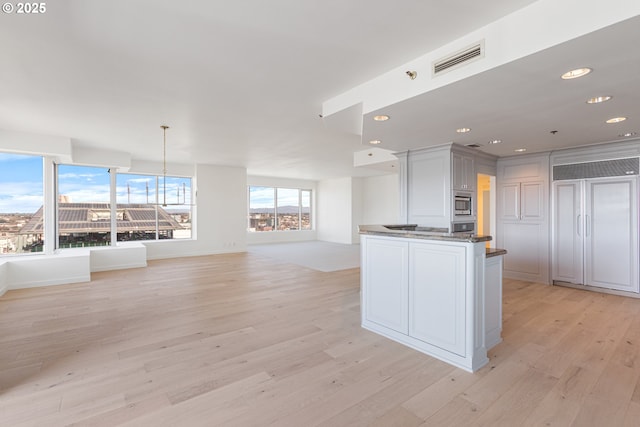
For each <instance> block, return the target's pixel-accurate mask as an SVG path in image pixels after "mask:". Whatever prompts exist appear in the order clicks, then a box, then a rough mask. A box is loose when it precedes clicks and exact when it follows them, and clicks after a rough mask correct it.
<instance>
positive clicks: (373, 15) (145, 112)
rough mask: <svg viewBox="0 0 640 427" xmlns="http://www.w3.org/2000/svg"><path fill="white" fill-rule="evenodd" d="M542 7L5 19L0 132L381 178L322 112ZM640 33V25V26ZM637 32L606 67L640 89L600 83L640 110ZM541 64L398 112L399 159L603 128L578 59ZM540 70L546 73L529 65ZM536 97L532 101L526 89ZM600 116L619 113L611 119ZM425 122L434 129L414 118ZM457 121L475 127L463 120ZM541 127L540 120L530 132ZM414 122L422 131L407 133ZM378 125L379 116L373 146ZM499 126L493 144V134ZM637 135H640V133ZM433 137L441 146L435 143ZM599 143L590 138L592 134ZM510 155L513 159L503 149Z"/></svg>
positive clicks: (358, 6)
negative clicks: (416, 150) (449, 145)
mask: <svg viewBox="0 0 640 427" xmlns="http://www.w3.org/2000/svg"><path fill="white" fill-rule="evenodd" d="M530 3H533V0H492V1H490V2H478V1H476V0H449V1H446V2H445V1H442V0H422V1H417V0H398V1H393V2H390V1H381V0H349V1H344V0H325V1H322V2H320V1H300V0H271V1H268V2H267V1H264V0H244V1H238V2H231V1H217V0H216V1H211V0H209V1H206V0H191V1H183V2H178V1H166V0H165V1H159V0H153V1H152V0H135V1H132V0H116V1H94V0H68V1H64V2H47V11H46V13H45V14H43V15H40V16H35V15H34V16H24V15H23V16H18V15H15V14H11V15H7V14H2V16H0V40H2V41H3V42H2V43H0V54H1V56H0V57H1V58H2V66H1V67H0V81H1V82H2V84H1V85H0V128H3V129H8V130H17V131H26V132H33V133H41V134H49V135H58V136H65V137H70V138H72V140H73V143H74V144H75V145H77V146H81V147H95V148H101V149H110V150H117V151H126V152H130V153H131V154H132V156H133V158H135V159H145V160H155V161H159V160H161V156H162V150H161V142H162V139H161V138H162V133H161V130H160V125H162V124H167V125H169V126H170V127H171V129H170V130H169V132H168V136H167V139H168V155H169V157H170V158H171V160H172V161H176V162H183V163H192V162H200V163H212V164H225V165H237V166H245V167H246V168H247V170H248V173H249V174H253V175H271V176H283V177H292V178H305V179H323V178H330V177H338V176H346V175H362V174H367V173H369V172H367V171H364V170H362V169H358V170H356V169H355V168H353V166H352V164H353V152H354V151H358V150H361V149H362V148H363V146H362V145H361V143H360V142H361V141H360V136H358V135H353V134H346V133H342V132H340V131H338V130H336V129H330V128H328V127H326V126H325V125H324V124H323V121H322V119H320V118H319V114H320V112H321V106H322V102H324V101H325V100H327V99H329V98H331V97H333V96H336V95H338V94H340V93H342V92H344V91H345V90H348V89H350V88H352V87H354V86H356V85H358V84H360V83H362V82H365V81H367V80H369V79H372V78H374V77H376V76H378V75H380V74H381V73H384V72H386V71H388V70H389V69H391V68H393V67H396V66H398V65H399V64H402V63H405V62H407V61H409V60H411V59H413V58H415V57H418V56H420V55H422V54H424V53H425V52H429V51H431V50H433V49H435V48H437V47H439V46H442V45H444V44H445V43H447V42H449V41H451V40H454V39H456V38H459V37H461V36H462V35H464V34H467V33H469V32H471V31H473V30H476V29H478V28H480V27H482V26H484V25H486V24H488V23H490V22H493V21H495V20H496V19H498V18H500V17H502V16H505V15H507V14H509V13H511V12H513V11H515V10H517V9H519V8H522V7H525V6H526V5H528V4H530ZM461 11H464V13H460V12H461ZM635 27H636V28H640V25H638V23H637V22H636V23H635ZM636 28H633V25H630V26H628V27H627V28H626V30H625V31H626V33H625V34H624V35H625V37H626V40H631V42H629V44H630V45H629V46H625V48H626V51H625V55H628V59H625V58H627V57H626V56H625V55H619V54H618V55H616V56H615V58H614V59H615V61H613V62H612V61H609V62H606V61H605V62H603V63H602V64H600V63H597V64H594V65H593V67H594V68H595V69H597V70H598V71H600V70H604V69H606V68H607V67H609V68H611V67H613V66H614V65H616V61H618V62H620V63H621V64H622V65H625V67H626V68H630V71H633V72H635V77H634V76H633V75H631V74H626V73H625V74H619V75H616V76H617V77H616V81H617V83H618V84H617V85H615V86H610V84H611V81H606V80H597V79H598V78H597V77H596V76H597V73H593V77H594V78H592V79H591V80H590V82H591V84H594V85H595V86H594V89H602V90H608V89H609V87H611V90H608V92H609V94H612V95H614V97H615V99H616V101H620V100H622V99H624V96H630V97H631V98H630V99H631V100H630V101H627V104H624V105H627V106H628V107H629V108H636V109H637V108H639V107H640V102H638V101H640V98H639V97H638V92H637V89H638V88H640V84H639V82H638V80H637V78H638V75H640V70H638V66H639V65H640V61H638V56H637V55H638V51H640V49H637V48H636V46H633V41H634V40H635V41H636V42H637V40H640V37H639V36H640V34H639V33H638V30H637V29H636ZM618 36H619V35H617V36H615V37H618ZM576 43H577V45H576V49H577V50H576V51H575V52H579V54H580V55H587V54H589V53H590V49H591V48H592V47H595V48H597V49H599V50H598V51H597V52H598V53H599V55H596V58H600V56H601V55H604V56H607V50H606V49H604V48H605V47H606V46H601V45H602V43H594V42H593V40H592V41H591V42H588V44H580V43H579V41H578V42H576ZM594 44H595V46H594ZM601 48H603V49H602V52H601V50H600V49H601ZM571 52H574V50H572V51H571ZM591 52H593V51H591ZM537 55H540V56H539V59H536V58H525V59H523V60H521V61H517V62H516V63H512V64H508V65H507V66H506V67H507V68H505V73H495V72H493V71H491V72H486V73H483V74H481V75H478V76H476V77H474V78H472V79H468V80H465V81H463V82H460V83H457V84H455V85H452V86H451V87H446V88H442V89H439V90H436V91H433V93H429V94H425V95H423V96H420V97H417V98H415V99H413V100H410V101H405V102H404V103H401V104H398V105H396V106H392V107H390V108H391V109H390V110H389V112H388V113H389V114H390V115H392V116H393V119H392V120H391V121H389V122H387V123H388V124H390V125H392V126H389V127H388V129H387V130H386V132H392V129H395V130H394V131H393V132H400V133H389V134H388V135H385V136H384V138H385V139H386V140H388V141H390V142H391V141H396V142H395V143H393V142H392V143H391V145H390V146H389V147H391V146H393V147H392V148H393V149H402V148H403V146H402V145H401V144H399V143H397V141H399V140H406V141H408V143H409V144H411V146H414V145H415V144H417V145H419V146H424V145H425V144H424V143H423V142H427V143H442V142H448V141H450V140H454V139H455V138H454V137H452V136H451V135H446V136H445V134H444V133H445V132H449V131H450V129H451V128H452V127H453V128H455V127H458V126H462V125H464V126H469V127H472V128H473V129H474V132H472V133H470V134H469V135H467V136H465V138H466V137H469V140H460V141H458V142H461V143H467V142H479V143H482V142H483V141H485V140H487V139H488V138H501V139H503V140H505V141H509V144H512V141H513V140H514V139H515V138H513V132H514V131H515V130H519V131H520V132H521V133H520V134H519V136H521V135H523V134H524V135H528V136H531V138H532V140H533V139H535V140H536V141H539V142H540V143H541V144H542V143H543V142H544V144H547V145H544V144H543V145H540V147H543V146H544V147H547V146H549V147H551V146H553V145H554V144H556V143H558V141H559V140H561V141H564V139H562V138H565V135H568V134H570V132H571V131H572V129H574V128H575V127H576V126H577V123H578V122H573V121H572V122H571V127H569V126H568V125H565V124H566V122H563V121H562V120H557V123H556V122H551V123H550V122H549V117H548V116H546V117H540V116H544V115H545V114H547V113H550V112H556V113H558V114H565V113H567V111H569V110H570V111H571V114H572V115H573V116H576V118H574V119H572V120H586V119H584V118H580V117H577V116H580V115H584V116H585V117H586V116H589V117H591V116H594V117H595V113H594V112H593V110H592V111H588V110H584V111H588V112H585V113H584V114H582V113H580V111H582V110H581V109H587V108H591V107H593V106H584V105H582V104H583V103H584V102H583V101H582V104H580V101H581V100H582V99H583V98H584V96H585V94H587V95H589V96H590V95H592V93H591V92H590V91H586V90H583V91H579V90H578V88H580V87H581V85H583V83H581V82H579V81H576V82H575V83H571V85H572V86H570V87H572V88H573V89H571V90H569V89H567V87H569V86H565V87H561V86H559V83H558V79H557V75H558V72H559V71H564V69H563V66H564V65H565V64H564V63H563V61H562V60H563V59H566V58H565V55H566V51H558V52H556V51H555V50H550V51H549V52H546V51H545V52H541V53H539V54H537ZM537 55H536V56H537ZM590 57H593V55H590ZM603 61H604V60H603ZM625 61H630V62H629V63H625ZM530 64H533V68H530V69H529V68H527V67H525V66H526V65H530ZM590 64H591V63H590ZM612 72H613V71H612ZM505 76H508V77H507V78H505ZM532 76H533V77H536V78H539V81H538V83H537V84H536V85H528V84H523V82H528V81H531V80H529V79H528V78H531V77H532ZM620 83H625V84H624V85H621V84H620ZM585 84H586V83H585ZM628 84H632V85H635V86H634V87H635V89H634V90H633V91H632V90H629V88H628V86H627V85H628ZM521 86H522V89H521V91H524V92H515V91H513V90H514V88H517V87H521ZM574 89H575V91H574ZM527 93H529V94H532V95H536V97H535V98H534V100H532V101H529V98H522V97H521V95H524V94H527ZM541 94H542V96H540V95H541ZM547 94H548V95H547ZM597 94H599V93H593V95H597ZM552 96H560V97H561V98H559V101H558V100H554V99H553V98H552ZM523 99H525V100H526V102H525V101H523ZM576 102H577V103H578V105H577V106H575V105H576V104H575V103H576ZM611 105H618V106H619V105H621V104H619V103H616V104H613V103H611ZM434 106H437V109H434ZM574 106H575V107H574ZM600 107H602V109H604V108H608V107H605V105H602V106H595V108H600ZM425 108H427V110H426V111H427V113H425V112H424V110H422V109H425ZM620 108H622V107H620ZM574 109H575V111H574ZM419 111H422V112H421V113H419V118H420V120H417V121H416V120H411V117H413V118H414V119H415V118H416V114H418V112H419ZM453 111H455V112H457V113H460V115H459V116H458V118H457V119H456V120H453V115H452V112H453ZM623 112H625V111H623ZM542 113H545V114H542ZM579 113H580V114H579ZM411 114H413V116H411ZM527 114H529V115H532V116H535V118H536V120H538V121H534V122H528V123H524V122H522V121H517V122H514V120H517V119H518V118H521V117H524V116H525V115H527ZM403 116H404V117H405V119H403V120H406V122H405V124H407V126H401V125H402V120H400V117H403ZM638 116H640V114H635V115H634V117H636V118H637V117H638ZM425 117H432V119H433V120H432V121H431V122H429V121H426V120H424V118H425ZM590 120H591V119H590ZM367 123H368V122H367V120H366V118H365V138H367V137H368V132H369V131H370V127H369V125H368V124H367ZM409 123H412V124H411V125H409ZM489 123H490V124H491V125H490V126H485V128H484V130H483V132H484V133H481V132H480V129H482V126H481V124H482V125H486V124H489ZM580 123H587V122H580ZM589 123H590V122H589ZM629 123H630V124H633V125H635V128H636V130H638V131H640V129H639V128H640V123H638V122H635V123H634V122H629ZM394 126H395V127H394ZM594 128H595V127H594ZM621 128H622V127H621ZM625 128H626V127H625ZM556 129H557V130H558V131H559V133H558V134H557V135H556V136H555V137H554V139H549V136H548V131H550V130H556ZM426 131H428V133H427V135H430V136H429V138H428V139H429V141H425V139H424V136H423V135H425V133H423V132H426ZM476 131H477V132H476ZM401 132H406V133H407V135H409V136H411V138H405V136H406V135H404V134H402V133H401ZM500 132H503V133H500ZM535 132H539V134H538V133H535ZM592 132H595V131H594V130H593V128H592V127H587V128H585V131H584V132H583V133H582V134H581V135H582V136H584V135H587V136H591V135H592ZM534 133H535V135H536V136H535V138H534V136H533V135H534ZM614 133H616V134H617V130H616V131H615V132H614ZM503 135H504V136H503ZM539 135H541V136H539ZM454 136H455V135H454ZM598 137H600V136H598ZM567 138H569V137H567ZM575 140H576V138H575V137H572V139H571V141H569V142H571V143H573V142H575ZM580 140H581V141H586V139H584V138H582V139H580ZM527 141H528V140H527ZM518 142H526V141H525V140H524V139H519V141H518ZM394 144H395V145H394ZM502 147H505V148H504V150H505V151H504V152H501V151H499V150H502V149H503V148H502ZM502 147H500V148H499V150H496V151H495V152H496V153H497V154H505V153H511V152H510V151H509V150H510V149H511V148H512V146H511V145H508V144H507V143H506V142H505V144H503V146H502ZM405 148H408V146H406V147H405Z"/></svg>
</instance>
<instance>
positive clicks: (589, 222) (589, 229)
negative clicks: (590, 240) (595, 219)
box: [584, 215, 591, 237]
mask: <svg viewBox="0 0 640 427" xmlns="http://www.w3.org/2000/svg"><path fill="white" fill-rule="evenodd" d="M585 218H586V219H587V231H586V232H585V233H584V235H585V236H586V237H589V236H590V235H591V233H590V231H591V218H589V215H585Z"/></svg>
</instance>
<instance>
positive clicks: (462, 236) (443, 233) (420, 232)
mask: <svg viewBox="0 0 640 427" xmlns="http://www.w3.org/2000/svg"><path fill="white" fill-rule="evenodd" d="M358 230H359V232H360V234H370V235H378V236H389V237H404V238H408V239H424V240H447V241H451V242H469V243H477V242H487V241H490V240H491V236H482V235H478V234H474V233H449V232H448V230H447V229H446V228H432V227H418V225H417V224H400V225H380V224H375V225H359V226H358Z"/></svg>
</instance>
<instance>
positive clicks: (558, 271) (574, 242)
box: [552, 181, 584, 284]
mask: <svg viewBox="0 0 640 427" xmlns="http://www.w3.org/2000/svg"><path fill="white" fill-rule="evenodd" d="M581 189H582V186H581V183H580V182H579V181H556V182H554V183H553V263H552V268H553V276H552V279H553V280H560V281H563V282H569V283H578V284H580V283H583V277H582V259H583V251H582V246H583V241H582V238H583V234H584V232H583V230H582V224H583V221H584V215H582V212H581V207H580V206H581V205H580V204H581V200H582V196H581Z"/></svg>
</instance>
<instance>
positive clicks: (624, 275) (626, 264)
mask: <svg viewBox="0 0 640 427" xmlns="http://www.w3.org/2000/svg"><path fill="white" fill-rule="evenodd" d="M636 200H637V197H636V180H635V179H629V178H620V179H611V178H608V179H607V178H602V179H591V180H587V181H586V187H585V284H588V285H592V286H599V287H603V288H609V289H617V290H623V291H631V292H638V277H637V276H638V248H637V245H638V229H637V228H638V227H637V223H638V219H637V206H636V203H637V201H636Z"/></svg>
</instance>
